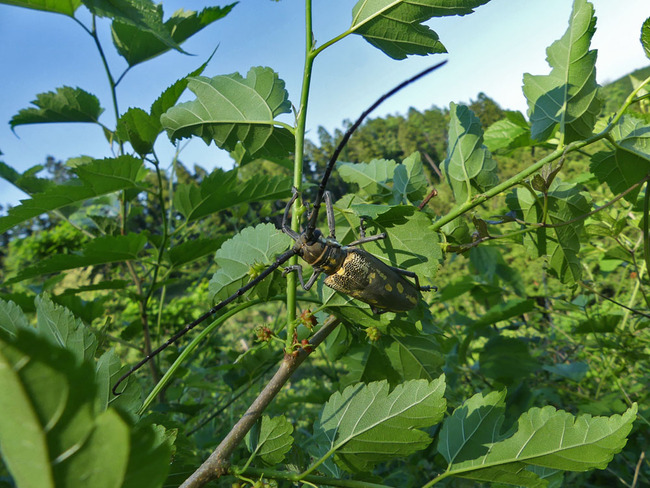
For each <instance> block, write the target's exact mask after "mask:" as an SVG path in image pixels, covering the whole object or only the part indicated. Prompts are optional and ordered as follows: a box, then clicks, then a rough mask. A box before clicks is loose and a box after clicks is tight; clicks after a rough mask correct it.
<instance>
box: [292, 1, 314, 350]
mask: <svg viewBox="0 0 650 488" xmlns="http://www.w3.org/2000/svg"><path fill="white" fill-rule="evenodd" d="M311 14H312V12H311V0H305V29H306V30H305V65H304V69H303V75H302V90H301V93H300V105H299V107H300V108H299V110H298V116H297V120H296V132H295V138H296V145H295V153H294V154H295V156H294V164H293V186H294V187H296V188H297V189H298V191H300V190H301V188H302V173H303V167H302V166H303V152H304V144H305V126H306V123H307V105H308V101H309V88H310V84H311V73H312V69H313V66H314V57H315V55H314V53H313V46H314V35H313V33H312V17H311ZM299 208H300V202H299V201H298V200H296V202H295V203H294V205H293V212H291V228H292V229H293V230H294V231H296V232H300V220H299V219H300V214H299V213H298V209H299ZM297 262H298V257H297V256H296V257H293V258H291V259H290V260H289V265H294V264H297ZM296 287H297V281H296V273H290V274H289V275H288V276H287V338H286V342H285V350H286V351H290V350H291V348H292V345H293V335H294V332H295V330H296V324H295V322H296Z"/></svg>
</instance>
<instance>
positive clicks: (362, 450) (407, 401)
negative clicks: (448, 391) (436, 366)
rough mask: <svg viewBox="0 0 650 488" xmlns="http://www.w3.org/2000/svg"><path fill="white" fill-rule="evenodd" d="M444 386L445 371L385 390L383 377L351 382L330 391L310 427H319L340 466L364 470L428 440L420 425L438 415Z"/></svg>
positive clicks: (432, 421)
mask: <svg viewBox="0 0 650 488" xmlns="http://www.w3.org/2000/svg"><path fill="white" fill-rule="evenodd" d="M444 390H445V382H444V377H440V378H439V379H437V380H434V381H432V382H428V381H426V380H412V381H407V382H405V383H403V384H401V385H398V386H397V387H396V388H395V389H394V390H393V391H390V392H389V387H388V383H387V382H386V381H381V382H375V383H369V384H357V385H351V386H348V387H347V388H346V389H345V390H344V391H343V392H341V393H338V392H337V393H334V394H333V395H332V396H331V397H330V399H329V401H328V402H327V403H326V404H325V407H324V408H323V411H322V412H321V415H320V420H319V423H318V424H317V425H316V426H315V427H314V430H315V431H318V430H322V431H323V433H324V438H325V439H327V448H328V452H330V453H335V454H336V457H335V460H336V463H337V464H338V465H339V466H341V467H343V468H345V469H347V470H354V471H369V470H370V469H372V467H373V466H374V465H375V464H376V463H378V462H380V461H382V460H388V459H393V458H395V457H401V456H406V455H409V454H411V453H414V452H417V451H419V450H422V449H424V448H426V447H427V446H428V445H429V444H430V443H431V438H430V437H429V435H428V434H427V433H425V432H424V431H423V430H421V429H423V428H425V427H430V426H432V425H435V424H437V423H438V422H440V420H442V417H443V415H444V412H445V410H446V401H445V399H444V398H443V394H444Z"/></svg>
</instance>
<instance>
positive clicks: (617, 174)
mask: <svg viewBox="0 0 650 488" xmlns="http://www.w3.org/2000/svg"><path fill="white" fill-rule="evenodd" d="M589 168H590V169H591V172H592V173H593V174H594V175H596V178H598V181H599V182H600V183H601V184H603V183H607V186H609V189H610V190H611V191H612V193H614V194H619V193H623V192H624V191H625V190H627V189H628V188H630V187H631V186H632V185H634V184H636V183H638V182H639V181H641V180H642V179H643V178H644V177H645V176H646V175H647V174H648V171H649V170H650V161H648V160H647V159H644V158H642V157H640V156H637V155H636V154H634V153H631V152H628V151H625V150H623V149H615V150H614V151H600V152H598V153H596V154H594V155H593V156H592V158H591V164H590V165H589ZM640 191H641V185H639V186H638V187H637V188H636V189H634V190H632V191H631V192H629V193H627V194H626V195H625V196H624V197H623V198H625V199H626V200H627V201H628V202H630V203H632V204H633V203H636V199H637V197H638V195H639V192H640Z"/></svg>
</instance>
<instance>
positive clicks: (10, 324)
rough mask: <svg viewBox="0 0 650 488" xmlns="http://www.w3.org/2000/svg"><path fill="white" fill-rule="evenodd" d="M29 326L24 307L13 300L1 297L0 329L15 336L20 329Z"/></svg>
mask: <svg viewBox="0 0 650 488" xmlns="http://www.w3.org/2000/svg"><path fill="white" fill-rule="evenodd" d="M27 328H29V322H28V321H27V317H26V316H25V314H24V313H23V311H22V309H21V308H20V307H19V306H18V305H16V304H15V303H14V302H12V301H4V300H2V299H0V330H3V331H5V332H6V333H7V334H9V335H10V336H15V335H16V331H17V330H18V329H27ZM0 337H1V336H0Z"/></svg>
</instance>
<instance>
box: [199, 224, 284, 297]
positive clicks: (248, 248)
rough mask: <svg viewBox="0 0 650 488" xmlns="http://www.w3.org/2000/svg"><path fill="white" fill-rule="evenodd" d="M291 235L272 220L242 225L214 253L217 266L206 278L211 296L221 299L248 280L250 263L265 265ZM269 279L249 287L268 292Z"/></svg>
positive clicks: (281, 250) (262, 292) (272, 258)
mask: <svg viewBox="0 0 650 488" xmlns="http://www.w3.org/2000/svg"><path fill="white" fill-rule="evenodd" d="M290 244H291V238H290V237H289V236H287V235H286V234H284V233H283V232H282V231H280V230H277V229H276V228H275V226H274V225H273V224H260V225H258V226H256V227H246V228H245V229H243V230H242V231H241V232H240V233H239V234H237V235H235V236H234V237H233V238H232V239H228V240H227V241H226V242H224V243H223V245H222V246H221V248H220V249H219V250H218V251H217V253H216V255H215V260H216V261H217V263H218V265H219V269H218V270H217V272H216V273H215V274H214V275H213V276H212V279H211V280H210V293H211V294H212V295H213V297H214V300H222V299H224V298H226V297H228V296H230V295H232V294H233V293H234V292H235V291H237V290H238V289H239V288H241V287H242V286H243V285H245V284H246V283H248V282H249V281H250V280H251V279H252V278H251V275H250V274H249V273H250V272H251V269H252V268H253V266H254V265H256V264H257V265H263V266H264V267H266V266H267V265H269V264H271V263H272V262H273V261H274V260H275V256H276V255H277V254H279V253H281V252H283V251H286V250H287V249H289V246H290ZM272 282H273V279H272V278H271V277H269V278H266V279H265V280H264V281H263V282H262V283H260V284H259V285H257V286H256V287H255V288H254V289H253V290H252V291H253V292H254V293H256V294H258V295H260V296H266V297H268V296H270V293H271V291H270V290H271V284H272Z"/></svg>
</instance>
